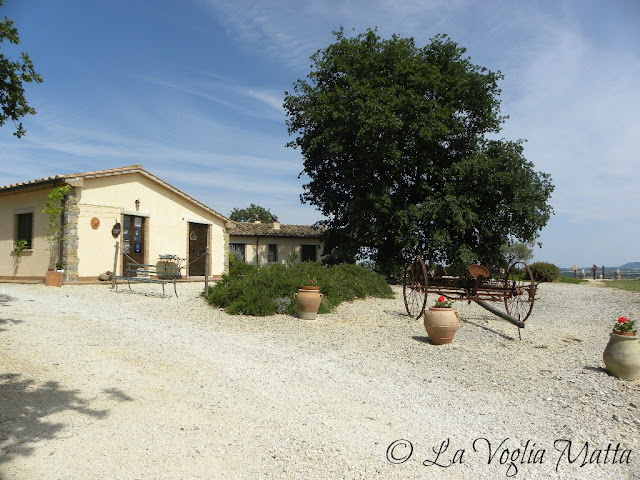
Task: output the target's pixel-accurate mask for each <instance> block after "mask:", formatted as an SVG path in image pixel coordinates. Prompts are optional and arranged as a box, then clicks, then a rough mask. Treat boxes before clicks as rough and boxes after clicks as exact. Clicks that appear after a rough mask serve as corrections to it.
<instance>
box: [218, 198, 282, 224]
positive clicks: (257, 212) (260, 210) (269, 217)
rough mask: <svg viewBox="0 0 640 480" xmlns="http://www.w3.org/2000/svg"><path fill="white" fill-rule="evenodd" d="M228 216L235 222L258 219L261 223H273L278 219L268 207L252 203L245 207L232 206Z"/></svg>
mask: <svg viewBox="0 0 640 480" xmlns="http://www.w3.org/2000/svg"><path fill="white" fill-rule="evenodd" d="M229 218H230V219H231V220H233V221H235V222H253V221H255V220H260V221H261V222H263V223H273V222H277V221H278V217H276V216H275V215H274V214H273V213H271V212H270V211H269V209H267V208H264V207H261V206H260V205H256V204H254V203H252V204H251V205H249V206H248V207H247V208H234V209H233V210H231V213H230V214H229Z"/></svg>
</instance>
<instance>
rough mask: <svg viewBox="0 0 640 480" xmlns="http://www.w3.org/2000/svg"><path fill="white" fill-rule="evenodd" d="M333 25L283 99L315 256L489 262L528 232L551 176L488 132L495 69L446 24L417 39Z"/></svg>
mask: <svg viewBox="0 0 640 480" xmlns="http://www.w3.org/2000/svg"><path fill="white" fill-rule="evenodd" d="M334 34H335V36H336V41H335V42H334V43H333V44H331V45H329V46H328V47H326V48H324V49H321V50H318V51H317V52H316V53H315V54H314V55H313V56H312V57H311V60H312V65H311V72H310V73H309V74H308V79H307V80H302V79H301V80H297V81H296V82H295V83H294V89H293V92H292V93H289V92H285V100H284V108H285V111H286V114H287V126H288V130H289V134H290V135H292V136H295V139H294V140H292V141H291V142H289V143H288V144H287V146H288V147H293V148H297V149H300V151H301V153H302V156H303V159H304V169H303V171H302V172H301V175H306V176H308V178H309V182H308V183H306V184H305V185H304V193H303V194H302V195H301V201H302V202H303V203H310V204H312V205H315V206H316V207H318V209H319V210H320V211H321V212H322V213H323V214H324V215H325V217H326V220H324V221H322V222H320V223H322V224H323V225H324V226H325V227H326V230H325V237H324V240H325V245H324V252H325V258H326V259H328V260H329V261H345V260H346V261H353V260H354V259H355V258H356V257H358V256H359V255H362V253H363V252H367V254H368V255H369V256H370V258H372V259H373V260H374V261H375V262H376V265H377V268H378V270H379V271H381V272H382V273H385V274H386V275H387V276H393V274H394V273H395V272H397V271H398V268H399V267H400V266H402V265H403V264H404V262H405V261H406V260H407V259H409V258H411V257H412V256H413V255H415V254H421V255H423V256H424V257H425V259H426V260H428V261H431V262H439V263H448V264H451V263H455V262H464V263H470V262H483V263H485V264H488V265H489V264H490V265H496V264H497V263H499V261H500V259H501V258H504V257H503V256H502V254H501V247H502V246H503V245H506V244H509V243H512V242H514V241H521V242H530V241H533V240H534V239H535V238H537V237H538V235H539V231H540V229H541V228H542V227H543V226H544V225H545V224H546V222H547V221H548V219H549V218H550V215H551V214H552V213H553V210H552V208H551V207H550V205H548V203H547V201H548V199H549V197H550V195H551V192H552V191H553V185H552V184H551V180H550V176H549V175H548V174H545V173H538V172H535V171H534V169H533V164H532V163H531V162H529V161H527V160H526V159H525V158H524V156H523V143H522V141H507V140H499V139H496V138H492V137H491V136H493V137H495V134H496V133H498V132H499V131H500V128H501V124H502V123H503V122H504V120H505V117H502V116H500V111H499V110H500V101H499V99H498V96H499V94H500V89H499V88H498V81H499V80H501V79H502V78H503V77H502V74H501V73H500V72H499V71H498V72H492V71H489V70H488V69H486V68H484V67H480V66H477V65H474V64H472V63H471V61H470V59H469V58H466V57H464V54H465V49H464V48H461V47H459V46H458V45H457V44H456V43H455V42H453V41H452V40H450V39H449V38H448V37H447V36H446V35H438V36H436V37H435V38H433V39H431V41H430V43H429V44H427V45H426V46H425V47H422V48H420V47H418V46H416V44H415V42H414V40H413V39H412V38H400V37H398V36H396V35H394V36H392V37H391V38H390V39H381V38H380V37H379V36H378V34H377V32H376V31H375V30H367V31H366V32H364V33H361V34H359V35H357V36H355V37H353V38H347V37H345V35H344V31H343V30H342V29H341V30H340V31H338V32H334Z"/></svg>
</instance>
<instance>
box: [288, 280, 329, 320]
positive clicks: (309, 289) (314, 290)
mask: <svg viewBox="0 0 640 480" xmlns="http://www.w3.org/2000/svg"><path fill="white" fill-rule="evenodd" d="M307 283H308V285H305V286H303V287H300V288H298V292H297V293H294V294H293V296H294V297H295V299H296V301H297V302H298V317H300V318H302V319H303V320H314V319H315V318H316V315H317V314H318V308H320V302H322V297H323V295H322V294H321V293H320V287H318V285H317V282H316V280H315V279H314V278H308V279H307Z"/></svg>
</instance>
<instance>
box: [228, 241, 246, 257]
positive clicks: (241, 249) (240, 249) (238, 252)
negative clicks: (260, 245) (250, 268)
mask: <svg viewBox="0 0 640 480" xmlns="http://www.w3.org/2000/svg"><path fill="white" fill-rule="evenodd" d="M246 245H247V244H246V243H230V244H229V251H230V252H231V253H233V254H234V255H235V256H236V257H237V258H239V259H240V260H242V261H243V262H246V261H247V260H246V258H245V250H246V248H245V247H246Z"/></svg>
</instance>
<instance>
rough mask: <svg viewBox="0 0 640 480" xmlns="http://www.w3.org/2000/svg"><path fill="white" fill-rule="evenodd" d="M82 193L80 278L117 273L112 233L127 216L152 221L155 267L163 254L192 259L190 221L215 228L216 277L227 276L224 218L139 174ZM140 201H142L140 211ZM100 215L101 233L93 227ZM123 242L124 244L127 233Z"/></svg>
mask: <svg viewBox="0 0 640 480" xmlns="http://www.w3.org/2000/svg"><path fill="white" fill-rule="evenodd" d="M77 191H78V196H79V201H80V204H79V206H80V216H79V219H78V236H79V238H80V240H79V243H78V259H79V265H78V275H79V276H80V277H91V276H97V275H99V274H100V273H102V272H104V271H106V270H112V269H113V258H114V251H115V250H114V245H115V241H116V239H114V238H113V236H112V234H111V229H112V227H113V225H114V224H115V222H116V221H118V222H122V216H123V215H124V214H128V215H139V216H142V217H146V220H145V222H147V230H146V232H147V237H146V240H145V242H146V253H147V257H146V258H145V262H147V263H152V264H155V263H156V262H157V261H158V259H159V258H158V256H159V255H161V254H167V253H172V254H175V255H178V256H179V257H181V258H187V257H188V250H189V245H188V231H187V229H188V223H189V222H194V223H203V224H208V225H210V252H211V261H210V275H222V273H223V271H224V224H225V221H224V220H223V219H220V218H219V217H217V216H215V215H213V214H211V213H210V212H208V211H207V210H205V209H203V208H201V207H199V206H198V205H196V204H194V203H192V202H191V201H189V200H187V199H185V198H184V197H182V196H180V195H178V194H176V193H174V192H172V191H171V190H168V189H167V188H165V187H163V186H162V185H159V184H158V183H156V182H155V181H153V180H150V179H149V178H147V177H145V176H144V175H142V174H138V173H134V174H126V175H114V176H109V177H98V178H89V179H85V180H84V183H83V185H82V187H81V188H77ZM136 200H140V206H139V208H138V209H136V203H135V201H136ZM94 217H96V218H98V219H99V220H100V227H99V228H98V229H97V230H94V229H92V228H91V219H92V218H94ZM117 240H119V242H120V245H122V233H121V234H120V237H119V238H118V239H117ZM118 263H119V265H118V273H121V265H120V263H121V262H120V260H119V261H118Z"/></svg>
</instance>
